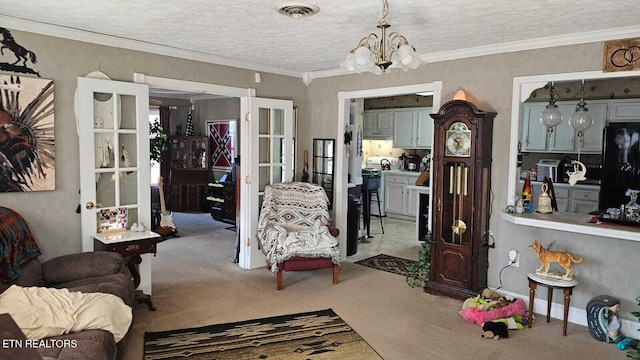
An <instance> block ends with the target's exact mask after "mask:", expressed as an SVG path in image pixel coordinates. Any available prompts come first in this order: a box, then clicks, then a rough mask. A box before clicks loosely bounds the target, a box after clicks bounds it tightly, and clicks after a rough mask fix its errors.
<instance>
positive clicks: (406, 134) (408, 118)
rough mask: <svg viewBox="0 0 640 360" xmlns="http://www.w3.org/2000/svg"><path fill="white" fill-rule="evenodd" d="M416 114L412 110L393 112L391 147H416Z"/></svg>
mask: <svg viewBox="0 0 640 360" xmlns="http://www.w3.org/2000/svg"><path fill="white" fill-rule="evenodd" d="M417 118H418V117H417V112H416V111H415V110H413V109H406V110H395V111H394V112H393V147H394V148H401V149H413V148H415V146H416V137H417V136H418V133H417V131H416V119H417Z"/></svg>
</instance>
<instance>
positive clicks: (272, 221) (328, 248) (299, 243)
mask: <svg viewBox="0 0 640 360" xmlns="http://www.w3.org/2000/svg"><path fill="white" fill-rule="evenodd" d="M328 202H329V199H328V198H327V195H326V193H325V192H324V189H323V188H322V187H321V186H319V185H315V184H310V183H304V182H292V183H280V184H272V185H267V186H266V188H265V192H264V198H263V202H262V209H261V210H260V218H259V219H258V231H257V236H258V240H259V242H260V248H261V249H262V252H263V253H264V254H265V255H266V259H267V265H268V266H269V267H270V269H271V271H273V272H277V271H278V264H279V263H281V262H283V261H285V260H288V259H290V258H292V257H296V256H300V257H316V258H330V259H331V261H332V262H333V263H334V264H339V263H340V252H339V250H338V240H337V239H336V238H335V237H334V236H333V235H331V233H329V229H328V228H327V225H328V224H329V221H330V220H331V219H330V217H329V210H328V205H327V204H328Z"/></svg>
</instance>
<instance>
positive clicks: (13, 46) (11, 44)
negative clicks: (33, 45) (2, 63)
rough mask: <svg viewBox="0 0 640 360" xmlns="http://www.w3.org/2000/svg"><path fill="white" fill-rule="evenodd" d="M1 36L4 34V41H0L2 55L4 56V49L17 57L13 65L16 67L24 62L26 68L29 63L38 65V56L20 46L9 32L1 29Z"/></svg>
mask: <svg viewBox="0 0 640 360" xmlns="http://www.w3.org/2000/svg"><path fill="white" fill-rule="evenodd" d="M0 34H2V40H0V44H2V46H1V47H0V54H2V55H4V49H9V50H11V51H12V52H13V54H14V55H15V56H16V58H17V60H16V62H14V63H13V64H11V65H16V64H18V63H19V62H20V61H22V65H23V66H24V67H26V66H27V61H31V62H32V63H34V64H35V63H37V62H38V60H37V59H36V54H35V53H34V52H33V51H30V50H27V49H25V48H24V47H23V46H22V45H20V44H18V43H17V42H16V40H15V39H14V38H13V36H12V35H11V33H10V32H9V30H7V29H5V28H1V27H0Z"/></svg>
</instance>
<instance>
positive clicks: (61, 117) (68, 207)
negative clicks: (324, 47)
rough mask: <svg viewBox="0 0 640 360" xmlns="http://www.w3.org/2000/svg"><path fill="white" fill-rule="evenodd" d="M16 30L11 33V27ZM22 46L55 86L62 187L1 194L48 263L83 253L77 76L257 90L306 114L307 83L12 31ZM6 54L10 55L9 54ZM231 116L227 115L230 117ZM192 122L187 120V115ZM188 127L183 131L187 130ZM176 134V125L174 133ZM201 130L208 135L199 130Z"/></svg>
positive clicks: (58, 181)
mask: <svg viewBox="0 0 640 360" xmlns="http://www.w3.org/2000/svg"><path fill="white" fill-rule="evenodd" d="M10 30H11V29H10ZM11 33H12V35H13V36H14V37H15V38H16V41H18V42H19V43H20V44H21V45H22V46H24V47H25V48H27V49H29V50H31V51H33V52H35V53H36V55H37V56H38V63H37V64H35V65H34V66H33V68H34V69H35V70H36V71H38V72H39V73H40V75H41V76H42V77H43V78H45V79H52V80H53V81H54V84H55V132H56V133H55V134H56V189H55V190H54V191H41V192H30V193H21V194H15V193H0V205H2V206H7V207H9V208H12V209H14V210H16V211H18V212H19V213H20V214H22V215H23V216H24V217H25V218H26V219H27V221H28V222H29V225H30V227H31V228H32V230H33V232H34V233H35V237H36V239H37V240H38V243H39V244H40V245H41V247H42V249H43V255H42V259H43V260H46V259H50V258H52V257H55V256H58V255H63V254H68V253H72V252H79V251H81V240H80V215H79V214H76V213H75V209H76V206H77V205H78V201H79V194H78V191H79V189H80V179H79V160H78V135H77V132H76V122H75V117H74V112H73V94H74V92H75V89H76V78H77V77H78V76H85V75H86V74H88V73H90V72H92V71H95V70H100V71H102V72H104V73H105V74H107V75H109V77H111V79H113V80H119V81H129V82H130V81H133V73H134V72H138V73H144V74H147V75H151V76H159V77H166V78H172V79H181V80H189V81H197V82H203V83H212V84H216V85H226V86H234V87H241V88H254V89H256V94H257V96H260V97H270V98H278V99H288V100H293V102H294V105H295V106H298V107H299V108H300V109H301V111H306V107H307V99H306V87H305V85H304V83H303V82H302V80H301V79H299V78H294V77H288V76H280V75H274V74H262V82H261V83H259V84H257V83H255V82H254V73H255V71H251V70H242V69H237V68H233V67H228V66H217V65H212V64H208V63H202V62H197V61H191V60H183V59H178V58H174V57H167V56H160V55H154V54H148V53H142V52H138V51H132V50H125V49H118V48H112V47H108V46H102V45H95V44H89V43H85V42H80V41H72V40H66V39H61V38H56V37H50V36H44V35H39V34H34V33H28V32H22V31H17V30H11ZM5 53H6V52H5ZM225 115H226V114H225ZM185 119H186V117H185ZM184 129H185V128H184V125H183V129H182V130H183V131H184ZM172 130H173V131H175V126H174V129H172ZM198 131H202V126H199V129H198Z"/></svg>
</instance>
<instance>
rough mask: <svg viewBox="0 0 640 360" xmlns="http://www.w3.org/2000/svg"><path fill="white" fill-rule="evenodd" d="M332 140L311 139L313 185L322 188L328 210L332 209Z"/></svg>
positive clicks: (333, 148) (333, 146)
mask: <svg viewBox="0 0 640 360" xmlns="http://www.w3.org/2000/svg"><path fill="white" fill-rule="evenodd" d="M334 150H335V141H334V140H333V139H313V178H312V181H313V183H314V184H318V185H320V186H322V188H323V189H324V191H325V192H326V193H327V197H328V198H329V210H332V209H333V174H334V168H333V166H334Z"/></svg>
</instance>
